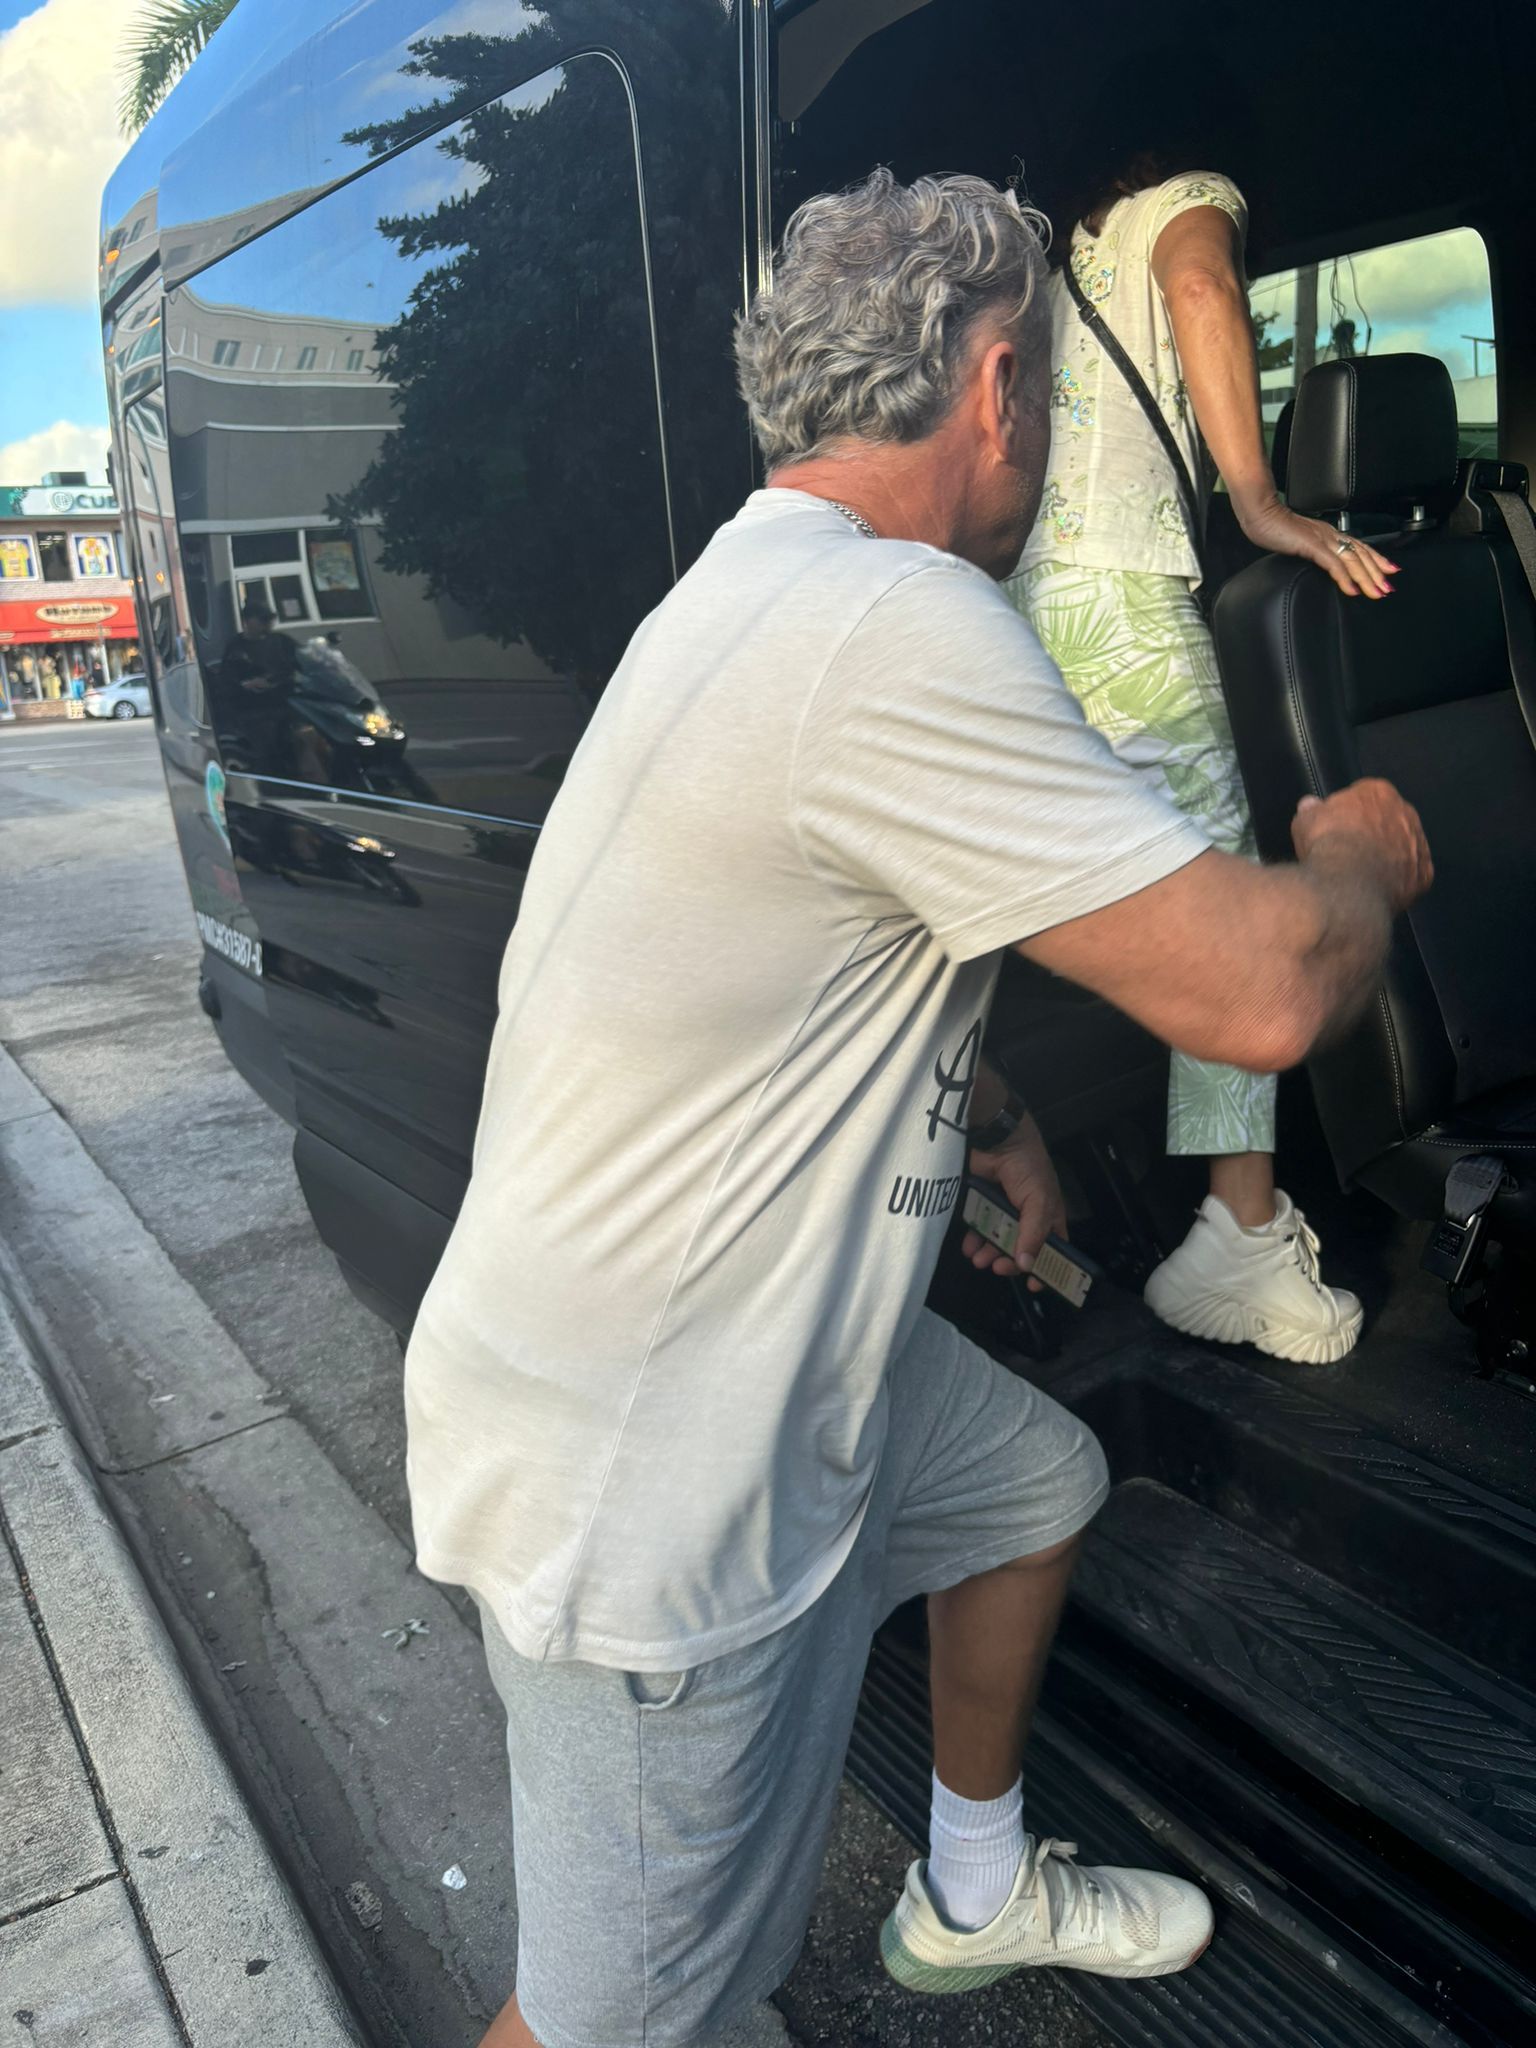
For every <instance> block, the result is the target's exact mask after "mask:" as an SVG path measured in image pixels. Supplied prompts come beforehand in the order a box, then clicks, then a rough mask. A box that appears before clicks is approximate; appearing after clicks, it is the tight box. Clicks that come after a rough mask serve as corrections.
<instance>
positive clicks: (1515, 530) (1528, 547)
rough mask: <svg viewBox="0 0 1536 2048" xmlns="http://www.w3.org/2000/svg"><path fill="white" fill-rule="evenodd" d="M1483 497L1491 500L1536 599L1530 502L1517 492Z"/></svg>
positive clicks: (1535, 537)
mask: <svg viewBox="0 0 1536 2048" xmlns="http://www.w3.org/2000/svg"><path fill="white" fill-rule="evenodd" d="M1484 496H1485V497H1488V498H1491V499H1492V500H1493V508H1494V510H1495V511H1496V512H1497V513H1498V515H1499V518H1500V520H1501V521H1502V522H1503V526H1504V531H1505V532H1506V533H1507V534H1508V535H1509V538H1510V540H1511V542H1512V543H1513V545H1514V550H1515V553H1516V554H1517V555H1518V556H1519V558H1520V567H1521V568H1522V569H1523V570H1524V571H1525V580H1526V582H1527V583H1528V584H1529V585H1530V586H1531V596H1532V597H1533V598H1536V513H1533V512H1532V511H1531V506H1530V500H1529V499H1528V498H1523V497H1522V496H1521V495H1520V493H1519V492H1518V491H1486V492H1484Z"/></svg>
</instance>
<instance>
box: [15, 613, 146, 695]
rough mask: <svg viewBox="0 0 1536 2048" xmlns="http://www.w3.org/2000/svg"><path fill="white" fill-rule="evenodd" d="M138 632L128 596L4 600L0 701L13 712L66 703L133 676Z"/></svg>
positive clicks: (137, 650) (137, 655)
mask: <svg viewBox="0 0 1536 2048" xmlns="http://www.w3.org/2000/svg"><path fill="white" fill-rule="evenodd" d="M138 658H139V629H138V627H137V625H136V624H135V622H134V616H133V602H132V600H131V599H130V598H126V597H102V598H77V597H50V598H46V599H43V600H36V599H34V600H31V601H26V600H24V601H22V602H20V603H16V602H9V603H8V602H7V601H6V600H5V599H4V598H3V597H0V698H9V700H10V708H11V709H12V710H13V711H14V710H19V708H20V707H21V706H22V705H24V704H48V703H54V704H57V703H63V702H65V701H66V700H69V699H71V698H73V699H77V700H78V698H79V697H80V696H82V695H83V694H84V691H85V689H86V687H87V686H88V685H89V684H90V683H92V682H103V681H106V680H108V679H109V678H113V679H115V678H116V677H117V676H120V675H131V674H133V673H134V671H135V670H136V668H137V667H138Z"/></svg>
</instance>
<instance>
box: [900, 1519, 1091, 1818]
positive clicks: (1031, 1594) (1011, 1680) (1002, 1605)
mask: <svg viewBox="0 0 1536 2048" xmlns="http://www.w3.org/2000/svg"><path fill="white" fill-rule="evenodd" d="M1080 1542H1081V1538H1080V1537H1077V1536H1073V1537H1069V1538H1068V1540H1067V1541H1066V1542H1065V1543H1057V1544H1053V1545H1052V1547H1051V1548H1050V1549H1049V1550H1043V1551H1041V1552H1040V1554H1039V1555H1038V1556H1037V1557H1021V1558H1019V1559H1017V1560H1016V1562H1014V1563H1012V1564H1005V1565H999V1566H998V1567H997V1569H996V1570H995V1571H990V1572H983V1573H982V1574H981V1575H980V1576H979V1577H978V1578H974V1579H964V1580H962V1581H961V1583H960V1584H959V1585H958V1586H951V1587H950V1588H949V1589H948V1590H947V1591H946V1592H943V1593H932V1594H930V1595H929V1598H928V1640H929V1684H930V1687H931V1690H932V1696H933V1767H934V1770H935V1771H936V1773H937V1774H938V1777H939V1781H940V1783H941V1784H943V1785H945V1786H947V1787H948V1789H949V1790H950V1791H951V1792H953V1793H955V1794H957V1795H958V1796H959V1797H960V1798H962V1799H972V1800H990V1799H998V1798H1001V1797H1002V1796H1003V1794H1005V1793H1007V1792H1011V1791H1012V1789H1013V1787H1014V1784H1015V1783H1016V1781H1017V1779H1018V1775H1019V1759H1020V1757H1021V1756H1022V1754H1023V1750H1024V1738H1025V1735H1026V1734H1027V1733H1028V1730H1029V1717H1030V1714H1031V1712H1032V1711H1033V1709H1034V1704H1035V1701H1036V1699H1037V1697H1038V1696H1039V1692H1040V1679H1041V1675H1042V1673H1043V1672H1044V1670H1045V1660H1046V1658H1047V1656H1048V1655H1049V1653H1050V1648H1051V1639H1052V1637H1053V1636H1054V1635H1055V1633H1056V1623H1057V1621H1058V1620H1059V1619H1060V1616H1061V1607H1062V1602H1063V1600H1064V1599H1065V1598H1066V1592H1067V1581H1068V1580H1069V1579H1070V1578H1071V1576H1072V1565H1073V1562H1074V1560H1075V1559H1076V1556H1077V1552H1078V1547H1079V1545H1080Z"/></svg>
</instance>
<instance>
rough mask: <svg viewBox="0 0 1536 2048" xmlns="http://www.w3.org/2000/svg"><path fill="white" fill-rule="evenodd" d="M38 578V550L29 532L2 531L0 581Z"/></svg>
mask: <svg viewBox="0 0 1536 2048" xmlns="http://www.w3.org/2000/svg"><path fill="white" fill-rule="evenodd" d="M36 579H37V550H36V549H35V548H34V547H33V545H32V536H31V534H29V533H0V583H29V582H35V581H36Z"/></svg>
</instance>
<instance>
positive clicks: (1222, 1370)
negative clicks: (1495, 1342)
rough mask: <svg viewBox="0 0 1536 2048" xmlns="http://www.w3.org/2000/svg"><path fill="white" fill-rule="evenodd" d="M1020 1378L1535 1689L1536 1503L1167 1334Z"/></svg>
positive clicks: (1119, 1470)
mask: <svg viewBox="0 0 1536 2048" xmlns="http://www.w3.org/2000/svg"><path fill="white" fill-rule="evenodd" d="M1025 1370H1026V1376H1027V1377H1029V1378H1031V1379H1035V1380H1038V1381H1039V1382H1040V1383H1041V1384H1043V1385H1045V1386H1046V1387H1047V1389H1048V1391H1049V1392H1050V1393H1051V1394H1053V1395H1054V1396H1055V1398H1056V1399H1057V1400H1059V1401H1061V1402H1063V1403H1064V1404H1065V1405H1066V1406H1067V1407H1068V1408H1070V1409H1072V1410H1073V1411H1074V1412H1075V1413H1076V1414H1079V1415H1081V1416H1082V1417H1083V1419H1084V1421H1086V1422H1087V1423H1088V1424H1089V1425H1090V1427H1091V1428H1092V1429H1093V1430H1094V1433H1095V1434H1096V1435H1097V1437H1098V1438H1099V1441H1100V1442H1101V1443H1102V1444H1103V1446H1104V1449H1105V1451H1106V1453H1107V1455H1108V1457H1109V1464H1110V1470H1111V1471H1112V1472H1113V1473H1114V1474H1115V1476H1116V1478H1117V1479H1119V1480H1123V1481H1128V1480H1132V1479H1151V1480H1156V1481H1158V1482H1159V1483H1160V1484H1161V1485H1163V1486H1165V1487H1169V1488H1171V1489H1172V1490H1173V1491H1174V1492H1176V1493H1179V1494H1182V1495H1184V1496H1185V1497H1186V1498H1188V1499H1190V1500H1192V1501H1194V1502H1196V1503H1197V1504H1198V1505H1199V1506H1201V1507H1204V1508H1208V1509H1210V1510H1211V1511H1212V1512H1213V1513H1214V1514H1216V1515H1218V1516H1220V1517H1221V1519H1222V1520H1223V1521H1224V1522H1227V1523H1229V1524H1231V1525H1232V1526H1233V1527H1234V1528H1237V1529H1240V1530H1243V1531H1246V1532H1247V1533H1248V1534H1250V1535H1253V1536H1257V1537H1259V1538H1261V1539H1262V1540H1263V1541H1264V1542H1266V1543H1268V1544H1271V1545H1273V1546H1274V1548H1275V1549H1276V1550H1278V1551H1283V1552H1284V1553H1285V1554H1286V1555H1287V1556H1289V1557H1292V1558H1294V1559H1296V1560H1297V1561H1298V1562H1299V1563H1302V1564H1305V1565H1310V1566H1312V1567H1313V1569H1314V1570H1316V1571H1319V1572H1322V1573H1324V1574H1326V1576H1327V1577H1328V1578H1329V1579H1331V1580H1332V1581H1333V1582H1334V1583H1335V1584H1336V1585H1338V1586H1344V1587H1347V1588H1348V1589H1349V1590H1350V1591H1351V1592H1352V1593H1354V1594H1355V1595H1356V1596H1357V1597H1358V1598H1359V1599H1361V1600H1363V1601H1365V1602H1367V1603H1369V1605H1370V1606H1371V1607H1372V1608H1376V1609H1380V1610H1381V1611H1382V1612H1383V1613H1385V1614H1388V1615H1392V1616H1395V1617H1396V1618H1397V1619H1398V1620H1399V1621H1402V1622H1405V1623H1407V1624H1408V1625H1409V1627H1410V1628H1414V1629H1417V1630H1420V1631H1422V1633H1423V1635H1424V1636H1425V1637H1427V1638H1429V1639H1431V1640H1433V1641H1434V1642H1435V1643H1437V1644H1440V1645H1442V1646H1443V1647H1444V1648H1445V1649H1446V1650H1448V1651H1451V1652H1454V1653H1455V1654H1456V1655H1458V1656H1461V1657H1464V1658H1467V1659H1470V1660H1471V1662H1473V1663H1474V1664H1477V1665H1480V1666H1482V1667H1484V1668H1486V1669H1493V1670H1497V1671H1499V1672H1500V1673H1502V1674H1504V1675H1505V1676H1506V1677H1508V1678H1510V1679H1512V1680H1513V1681H1514V1682H1515V1683H1516V1684H1518V1685H1522V1686H1526V1687H1528V1688H1530V1690H1531V1693H1532V1694H1533V1695H1536V1512H1533V1509H1532V1507H1530V1506H1527V1505H1526V1504H1525V1503H1524V1502H1523V1501H1519V1500H1513V1499H1510V1498H1509V1497H1508V1496H1507V1495H1503V1494H1499V1493H1494V1492H1492V1491H1490V1490H1489V1489H1488V1488H1487V1487H1484V1486H1479V1485H1478V1484H1477V1483H1476V1482H1475V1481H1473V1480H1471V1479H1468V1478H1464V1477H1462V1476H1461V1475H1459V1474H1457V1473H1454V1472H1451V1471H1448V1470H1446V1469H1445V1468H1443V1467H1442V1466H1439V1465H1437V1464H1435V1463H1433V1462H1432V1461H1431V1460H1429V1459H1428V1458H1426V1457H1424V1456H1422V1455H1420V1454H1419V1453H1418V1452H1416V1451H1412V1450H1409V1449H1406V1448H1404V1447H1403V1446H1402V1445H1400V1444H1397V1443H1394V1442H1393V1441H1392V1440H1391V1439H1390V1438H1388V1437H1386V1436H1384V1435H1383V1434H1382V1433H1381V1432H1380V1431H1379V1430H1378V1429H1376V1428H1374V1427H1373V1426H1372V1425H1371V1424H1370V1423H1369V1422H1366V1421H1363V1420H1362V1419H1361V1418H1359V1417H1357V1416H1355V1415H1352V1414H1350V1413H1348V1412H1346V1411H1345V1410H1343V1409H1340V1408H1338V1407H1335V1406H1333V1405H1332V1404H1330V1403H1329V1402H1327V1401H1324V1400H1322V1399H1320V1398H1319V1397H1318V1396H1317V1395H1316V1394H1315V1393H1313V1392H1311V1391H1310V1390H1309V1389H1308V1388H1306V1387H1303V1386H1301V1385H1298V1384H1296V1383H1295V1381H1294V1379H1293V1380H1291V1381H1285V1382H1277V1381H1276V1380H1274V1379H1272V1378H1270V1377H1269V1376H1268V1375H1266V1374H1265V1373H1263V1372H1261V1371H1258V1370H1255V1369H1253V1368H1252V1367H1250V1366H1246V1365H1242V1364H1239V1363H1237V1362H1236V1361H1234V1360H1231V1359H1227V1358H1224V1357H1222V1356H1221V1355H1220V1354H1218V1353H1216V1352H1213V1351H1209V1350H1205V1349H1203V1348H1200V1347H1196V1346H1193V1345H1190V1344H1187V1343H1184V1342H1183V1341H1182V1340H1179V1339H1176V1338H1172V1337H1171V1336H1170V1335H1169V1334H1168V1333H1166V1332H1164V1333H1163V1335H1162V1336H1161V1337H1160V1338H1159V1337H1156V1336H1153V1337H1146V1336H1142V1337H1140V1338H1139V1339H1138V1338H1133V1339H1132V1341H1130V1342H1128V1343H1126V1344H1124V1345H1123V1346H1122V1347H1120V1348H1119V1349H1117V1350H1116V1351H1115V1352H1114V1353H1113V1354H1112V1355H1109V1356H1100V1357H1099V1358H1097V1359H1095V1360H1093V1361H1092V1362H1090V1363H1088V1364H1087V1365H1086V1367H1079V1368H1077V1369H1072V1368H1071V1367H1070V1366H1069V1367H1068V1368H1067V1369H1066V1370H1060V1371H1052V1370H1049V1369H1041V1368H1040V1367H1038V1366H1029V1367H1027V1368H1026V1369H1025Z"/></svg>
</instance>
